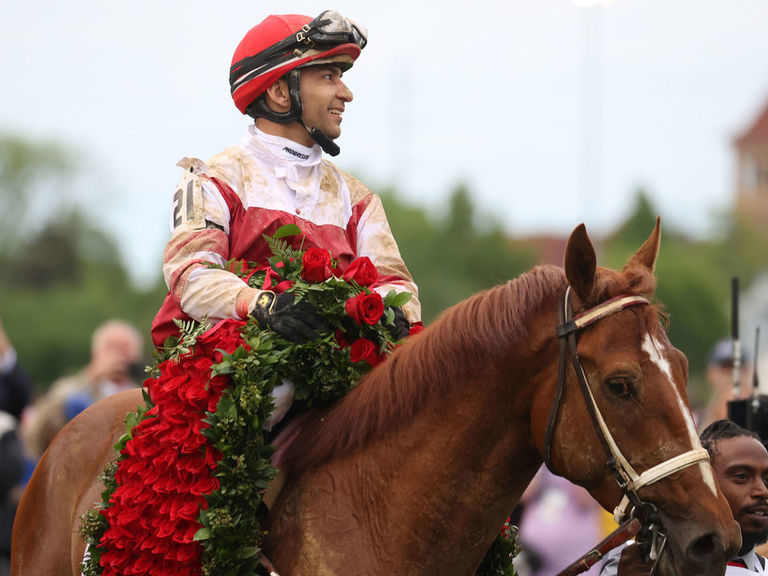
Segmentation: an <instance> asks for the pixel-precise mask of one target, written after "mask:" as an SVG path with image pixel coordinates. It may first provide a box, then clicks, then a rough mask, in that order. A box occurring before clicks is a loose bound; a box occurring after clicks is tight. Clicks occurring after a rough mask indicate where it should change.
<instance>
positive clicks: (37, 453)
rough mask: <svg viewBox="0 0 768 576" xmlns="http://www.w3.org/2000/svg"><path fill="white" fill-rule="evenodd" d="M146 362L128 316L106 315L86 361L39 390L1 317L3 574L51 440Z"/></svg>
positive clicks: (135, 377) (134, 381)
mask: <svg viewBox="0 0 768 576" xmlns="http://www.w3.org/2000/svg"><path fill="white" fill-rule="evenodd" d="M144 365H145V354H144V344H143V338H142V336H141V333H140V332H139V330H138V329H137V328H136V327H135V326H134V325H133V324H131V323H129V322H127V321H124V320H118V319H113V320H108V321H106V322H104V323H103V324H101V325H100V326H97V327H96V328H95V330H94V332H93V336H92V339H91V358H90V361H89V362H88V364H87V365H86V366H85V367H83V368H82V369H81V370H80V371H78V372H77V373H75V374H71V375H65V376H63V377H61V378H60V379H58V380H56V381H55V382H53V383H52V384H51V386H50V388H49V389H48V390H47V391H46V392H45V393H41V394H37V393H36V388H35V386H34V383H33V381H32V379H31V378H30V376H29V375H28V373H27V372H26V371H25V370H24V368H23V366H21V364H20V363H19V361H18V356H17V354H16V349H15V348H14V346H13V343H12V341H11V339H10V337H9V335H8V334H7V332H6V330H5V329H4V327H3V324H2V320H1V319H0V464H2V465H1V466H0V576H8V574H10V551H11V531H12V527H13V520H14V515H15V510H16V506H17V505H18V502H19V499H20V498H21V494H22V491H23V489H24V485H25V484H26V482H27V481H28V480H29V477H30V476H31V474H32V472H33V470H34V467H35V464H36V463H37V461H38V460H39V458H40V457H41V456H42V454H43V452H45V449H46V448H47V447H48V444H50V442H51V440H53V438H54V437H55V436H56V434H58V432H59V431H60V430H61V429H62V428H63V427H64V426H65V425H66V424H67V422H69V421H70V420H72V419H73V418H74V417H75V416H77V415H78V414H79V413H80V412H82V411H83V410H85V409H86V408H87V407H88V406H90V405H91V404H93V403H94V402H96V401H97V400H100V399H101V398H104V397H105V396H108V395H110V394H113V393H115V392H118V391H120V390H125V389H128V388H132V387H135V386H138V385H140V384H141V381H142V380H143V371H144Z"/></svg>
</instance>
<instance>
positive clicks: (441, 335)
mask: <svg viewBox="0 0 768 576" xmlns="http://www.w3.org/2000/svg"><path fill="white" fill-rule="evenodd" d="M600 270H601V274H600V275H599V277H598V280H599V281H598V284H597V286H596V290H595V294H599V295H600V296H599V297H600V299H604V298H606V297H609V296H610V295H612V294H615V293H627V294H631V293H650V292H652V291H653V288H654V281H653V275H652V274H651V273H650V271H648V270H647V269H643V270H644V271H645V273H630V274H627V270H625V271H624V273H618V272H615V271H613V270H607V269H602V268H601V269H600ZM631 272H641V271H640V270H637V271H631ZM565 283H566V280H565V275H564V273H563V270H562V269H561V268H557V267H554V266H537V267H535V268H533V269H532V270H531V271H529V272H527V273H525V274H522V275H521V276H519V277H518V278H516V279H515V280H511V281H509V282H507V283H505V284H500V285H498V286H496V287H494V288H490V289H488V290H485V291H483V292H479V293H477V294H475V295H474V296H472V297H470V298H468V299H467V300H464V301H462V302H459V303H458V304H456V305H455V306H453V307H451V308H449V309H447V310H446V311H445V312H443V313H442V314H441V315H440V317H439V318H438V319H437V320H436V321H435V322H434V323H433V324H431V325H430V326H429V327H427V328H426V329H425V330H424V332H423V333H422V334H420V335H418V336H416V337H414V338H411V339H409V340H408V341H406V343H405V344H403V345H402V346H401V347H400V348H399V349H398V350H396V351H395V352H394V353H393V354H392V355H391V356H390V357H389V359H388V360H387V361H386V362H384V363H383V364H381V365H379V366H378V367H376V368H375V369H374V370H372V371H371V372H370V373H369V374H368V375H367V376H366V377H365V378H364V379H363V381H362V382H361V383H360V385H359V386H358V387H357V388H356V389H355V390H353V391H352V392H350V393H349V394H347V395H346V396H345V397H344V398H343V399H342V400H341V401H340V402H339V403H338V404H336V405H335V406H333V407H332V408H331V409H329V410H326V411H323V412H321V413H317V414H313V415H311V416H309V417H308V418H307V419H306V421H305V422H303V423H302V425H301V430H300V431H299V432H298V433H297V434H296V435H295V436H293V438H291V439H290V442H289V443H288V445H287V446H285V447H283V448H282V449H279V450H278V453H279V456H278V458H277V462H276V463H277V466H278V467H279V468H281V469H283V470H286V471H297V470H301V469H304V468H308V467H311V466H313V465H315V464H319V463H322V462H325V461H327V460H328V459H329V458H331V457H332V456H334V455H337V454H342V453H347V452H349V451H352V450H355V449H356V448H358V447H360V446H362V445H363V444H364V443H365V442H366V441H367V440H368V439H370V438H373V437H377V436H379V435H380V434H382V433H383V432H385V431H387V430H392V429H394V428H395V427H397V426H399V425H401V424H402V423H405V422H408V421H409V420H410V419H411V417H412V416H413V415H414V414H416V413H417V412H418V411H419V410H420V409H421V408H422V407H423V406H425V405H426V404H429V402H430V400H431V399H433V398H436V397H439V396H442V395H444V394H445V392H446V388H447V387H448V386H451V385H453V383H457V382H459V383H460V382H462V381H466V379H465V378H463V375H465V374H466V375H472V374H477V373H479V372H481V371H483V370H484V369H485V368H486V366H487V364H488V358H489V357H498V356H499V355H501V354H504V353H505V351H508V350H509V349H510V346H511V344H512V343H514V342H515V341H519V340H522V339H523V338H526V336H527V335H528V317H529V315H530V314H532V313H533V312H534V311H535V310H536V309H537V308H538V307H540V305H541V303H542V302H543V301H544V300H545V299H547V298H550V297H552V296H553V295H555V294H559V293H561V292H562V290H563V289H564V287H565ZM446 374H450V375H451V377H450V378H445V377H444V375H446ZM278 443H279V442H278Z"/></svg>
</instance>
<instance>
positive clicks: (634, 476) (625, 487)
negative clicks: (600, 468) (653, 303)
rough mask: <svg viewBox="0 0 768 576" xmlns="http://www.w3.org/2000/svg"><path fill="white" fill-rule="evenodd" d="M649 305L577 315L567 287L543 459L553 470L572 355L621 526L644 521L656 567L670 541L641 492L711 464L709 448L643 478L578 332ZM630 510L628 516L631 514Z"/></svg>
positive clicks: (634, 300) (618, 301)
mask: <svg viewBox="0 0 768 576" xmlns="http://www.w3.org/2000/svg"><path fill="white" fill-rule="evenodd" d="M646 304H650V302H649V301H648V300H647V299H646V298H644V297H642V296H618V297H616V298H612V299H610V300H607V301H605V302H603V303H602V304H599V305H598V306H595V307H594V308H590V309H589V310H586V311H585V312H582V313H581V314H579V315H577V316H575V317H574V315H573V296H572V292H571V287H570V286H568V287H567V288H566V290H565V293H564V294H563V299H562V302H561V305H560V306H559V307H558V311H557V312H558V326H557V337H558V339H559V343H558V377H557V387H556V389H555V396H554V399H553V401H552V408H551V410H550V413H549V417H548V419H547V429H546V435H545V440H544V460H545V462H546V465H547V467H548V468H549V469H550V470H551V469H552V438H553V436H554V432H555V426H556V424H557V416H558V413H559V411H560V404H561V401H562V396H563V390H564V388H565V382H566V371H567V365H568V358H569V357H570V359H571V363H572V364H573V368H574V371H575V372H576V376H577V378H578V381H579V387H580V389H581V393H582V396H583V397H584V401H585V403H586V405H587V411H588V413H589V416H590V419H591V420H592V426H593V428H594V429H595V432H596V433H597V436H598V438H599V439H600V443H601V444H602V446H603V449H604V450H605V453H606V456H607V457H608V467H609V468H610V469H611V471H612V472H613V476H614V478H615V479H616V482H617V483H618V485H619V488H620V489H621V491H622V493H623V495H624V496H623V498H622V500H621V503H620V504H619V505H618V506H617V507H616V509H615V510H614V519H615V520H616V522H618V523H619V524H623V523H625V522H626V521H628V518H630V519H631V518H632V517H634V516H635V515H636V516H638V517H639V519H640V521H641V522H642V524H643V525H644V526H645V527H646V528H647V532H648V533H649V536H650V540H651V550H650V558H651V560H653V561H654V568H655V566H656V564H655V563H656V562H658V558H659V557H660V555H661V552H662V550H663V548H664V544H665V543H666V536H664V534H663V533H661V532H660V528H661V525H660V522H659V520H658V513H657V511H656V507H655V506H654V505H653V504H651V503H649V502H644V501H643V500H642V499H641V498H640V497H639V496H638V494H637V492H638V490H640V488H642V487H644V486H648V485H649V484H653V483H655V482H658V481H659V480H662V479H663V478H666V477H667V476H670V475H671V474H674V473H675V472H679V471H680V470H683V469H684V468H687V467H688V466H692V465H693V464H696V463H698V462H703V461H706V460H708V459H709V455H708V454H707V451H706V450H705V449H703V448H697V449H696V448H695V449H692V450H688V451H687V452H684V453H682V454H679V455H677V456H674V457H672V458H669V459H668V460H664V461H663V462H661V463H659V464H657V465H655V466H653V467H651V468H649V469H648V470H645V471H644V472H642V473H641V474H638V473H637V472H636V471H635V469H634V468H633V467H632V465H631V464H630V463H629V460H627V458H626V457H625V456H624V454H623V453H622V452H621V450H620V449H619V446H618V444H616V441H615V440H614V438H613V435H612V434H611V431H610V429H609V428H608V426H607V425H606V423H605V419H604V418H603V415H602V413H601V412H600V409H599V407H598V406H597V402H596V401H595V397H594V395H593V393H592V389H591V387H590V385H589V381H588V380H587V376H586V374H585V373H584V368H583V366H582V365H581V360H580V359H579V354H578V350H577V339H576V335H577V333H578V331H579V330H582V329H584V328H586V327H587V326H591V325H592V324H594V323H596V322H598V321H599V320H601V319H603V318H605V317H607V316H610V315H612V314H615V313H617V312H620V311H622V310H624V309H625V308H629V307H630V306H640V305H646ZM569 352H570V354H569ZM630 505H631V508H630ZM628 508H629V512H628V511H627V510H628ZM652 570H653V568H652Z"/></svg>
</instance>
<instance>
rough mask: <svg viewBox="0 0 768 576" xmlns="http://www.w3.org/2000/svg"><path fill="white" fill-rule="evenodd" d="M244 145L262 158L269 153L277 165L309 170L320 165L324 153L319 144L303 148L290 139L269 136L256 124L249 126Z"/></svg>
mask: <svg viewBox="0 0 768 576" xmlns="http://www.w3.org/2000/svg"><path fill="white" fill-rule="evenodd" d="M243 144H244V145H245V147H246V148H247V149H248V150H250V151H252V152H256V153H258V152H259V151H261V152H262V154H261V155H262V156H263V155H264V153H267V154H268V155H269V156H271V157H272V161H273V162H275V163H277V164H292V165H295V166H302V167H308V168H309V167H312V166H316V165H318V164H319V163H320V160H322V157H323V151H322V149H321V148H320V146H319V145H318V144H315V145H313V146H303V145H302V144H298V143H297V142H294V141H293V140H289V139H288V138H283V137H281V136H275V135H273V134H267V133H266V132H263V131H261V130H259V129H258V128H256V126H255V125H254V124H251V125H250V126H248V132H247V134H246V135H245V138H244V142H243Z"/></svg>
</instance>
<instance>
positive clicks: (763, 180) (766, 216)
mask: <svg viewBox="0 0 768 576" xmlns="http://www.w3.org/2000/svg"><path fill="white" fill-rule="evenodd" d="M734 148H735V152H736V206H735V208H736V209H737V210H738V211H739V212H740V213H741V214H743V215H745V216H747V217H748V218H749V219H750V220H752V221H753V222H754V223H755V224H757V225H758V226H759V227H760V228H762V229H763V230H765V231H766V232H767V233H768V230H766V225H768V103H766V105H765V107H764V108H763V109H762V111H761V112H760V113H759V114H758V116H757V118H755V120H754V121H753V122H752V123H751V124H750V125H749V127H748V128H747V129H746V130H745V131H744V132H743V133H741V134H740V135H739V136H737V137H736V139H735V140H734Z"/></svg>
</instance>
